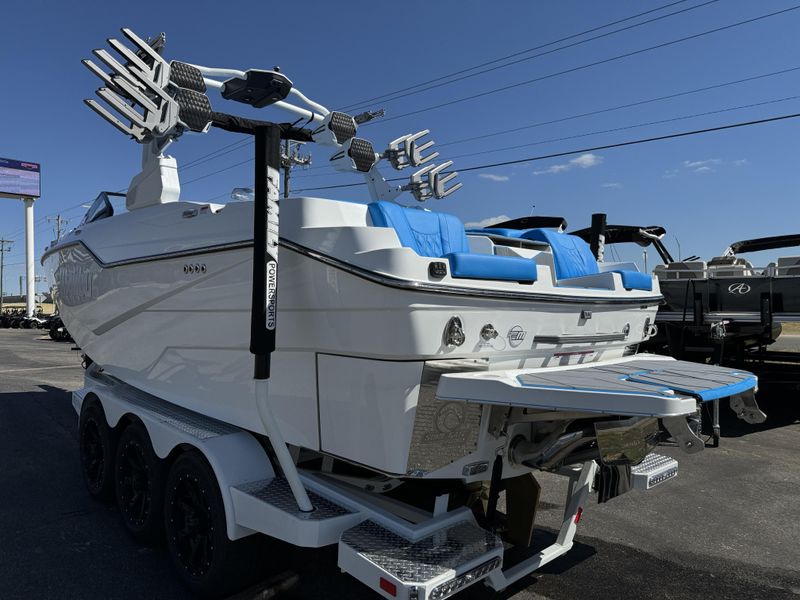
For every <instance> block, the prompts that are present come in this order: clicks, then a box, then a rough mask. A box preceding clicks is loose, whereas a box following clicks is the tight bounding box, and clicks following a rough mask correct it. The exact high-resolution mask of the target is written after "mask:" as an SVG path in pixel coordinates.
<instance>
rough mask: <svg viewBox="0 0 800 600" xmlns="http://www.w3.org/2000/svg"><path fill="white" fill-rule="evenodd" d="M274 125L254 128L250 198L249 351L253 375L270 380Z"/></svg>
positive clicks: (277, 162) (276, 165)
mask: <svg viewBox="0 0 800 600" xmlns="http://www.w3.org/2000/svg"><path fill="white" fill-rule="evenodd" d="M280 133H281V132H280V128H279V127H278V126H276V125H270V124H268V125H263V126H258V127H256V128H255V131H254V134H255V198H254V201H253V302H252V309H251V311H250V352H251V353H252V354H253V356H254V359H255V365H254V373H255V374H254V377H255V378H256V379H269V374H270V363H271V360H270V357H271V355H272V353H273V352H274V351H275V333H276V331H275V328H276V327H277V322H278V318H277V317H278V304H277V302H278V235H279V218H278V217H279V215H278V193H279V191H280V189H279V188H280V179H279V177H280V168H281V135H280Z"/></svg>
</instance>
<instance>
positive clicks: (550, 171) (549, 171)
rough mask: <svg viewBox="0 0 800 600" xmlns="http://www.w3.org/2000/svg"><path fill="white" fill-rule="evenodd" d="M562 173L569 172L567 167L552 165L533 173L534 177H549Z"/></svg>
mask: <svg viewBox="0 0 800 600" xmlns="http://www.w3.org/2000/svg"><path fill="white" fill-rule="evenodd" d="M563 171H569V165H552V166H549V167H547V168H546V169H542V170H541V171H534V172H533V174H534V175H549V174H555V173H561V172H563Z"/></svg>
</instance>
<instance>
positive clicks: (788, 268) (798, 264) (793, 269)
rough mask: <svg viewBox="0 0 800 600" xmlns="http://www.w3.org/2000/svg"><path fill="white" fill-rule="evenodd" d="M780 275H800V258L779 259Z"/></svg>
mask: <svg viewBox="0 0 800 600" xmlns="http://www.w3.org/2000/svg"><path fill="white" fill-rule="evenodd" d="M778 275H800V256H781V257H779V258H778Z"/></svg>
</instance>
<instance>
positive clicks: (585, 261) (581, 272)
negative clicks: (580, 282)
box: [520, 229, 600, 279]
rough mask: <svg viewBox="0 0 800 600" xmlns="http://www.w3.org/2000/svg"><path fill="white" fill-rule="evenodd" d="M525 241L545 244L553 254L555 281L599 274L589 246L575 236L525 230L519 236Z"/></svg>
mask: <svg viewBox="0 0 800 600" xmlns="http://www.w3.org/2000/svg"><path fill="white" fill-rule="evenodd" d="M520 237H522V238H523V239H526V240H534V241H537V242H545V243H546V244H548V245H549V246H550V249H551V250H552V252H553V262H554V263H555V268H556V279H570V278H572V277H583V276H585V275H596V274H597V273H599V272H600V268H599V267H598V266H597V260H595V258H594V255H593V254H592V251H591V249H590V248H589V244H587V243H586V242H584V241H583V240H582V239H581V238H579V237H578V236H576V235H569V234H568V233H559V232H558V231H553V230H552V229H527V230H525V231H523V232H522V235H521V236H520Z"/></svg>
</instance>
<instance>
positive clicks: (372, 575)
mask: <svg viewBox="0 0 800 600" xmlns="http://www.w3.org/2000/svg"><path fill="white" fill-rule="evenodd" d="M502 556H503V544H502V542H501V540H500V538H498V537H497V536H496V535H494V534H493V533H491V532H489V531H486V530H485V529H482V528H481V527H479V526H478V525H476V524H475V523H474V522H472V521H461V522H459V523H456V524H454V525H449V526H446V527H443V528H442V529H440V530H438V531H435V532H434V533H433V534H431V535H429V536H427V537H425V538H422V539H420V540H417V541H411V540H408V539H406V538H404V537H402V536H400V535H397V534H396V533H393V532H391V531H389V530H388V529H386V528H384V527H381V526H380V525H378V524H377V523H375V522H373V521H364V522H363V523H360V524H359V525H357V526H355V527H353V528H352V529H348V530H347V531H345V532H344V533H343V534H342V538H341V540H340V541H339V567H340V568H341V569H342V570H343V571H346V572H348V573H350V574H351V575H353V576H354V577H355V578H356V579H358V580H360V581H361V582H362V583H364V584H366V585H367V586H369V587H370V588H372V589H373V590H375V591H376V592H378V593H380V594H382V595H383V596H384V597H386V598H399V599H401V600H402V599H409V600H412V599H413V600H428V599H430V600H441V599H443V598H448V597H449V596H451V595H453V594H455V593H456V592H458V591H460V590H462V589H464V588H465V587H467V586H469V585H472V584H473V583H475V582H477V581H480V580H481V579H483V578H484V577H485V576H486V575H488V574H489V573H491V572H492V571H493V570H495V569H499V568H500V566H501V564H502Z"/></svg>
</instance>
